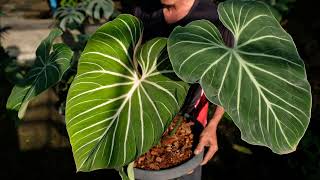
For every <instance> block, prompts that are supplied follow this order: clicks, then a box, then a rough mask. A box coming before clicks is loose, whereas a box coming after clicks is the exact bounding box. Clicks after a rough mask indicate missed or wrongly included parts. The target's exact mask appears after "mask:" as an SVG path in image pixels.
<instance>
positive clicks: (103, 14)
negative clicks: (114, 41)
mask: <svg viewBox="0 0 320 180" xmlns="http://www.w3.org/2000/svg"><path fill="white" fill-rule="evenodd" d="M113 7H114V4H113V1H112V0H89V1H87V2H86V13H87V15H88V16H90V17H92V18H94V19H97V20H100V19H106V20H108V19H109V17H110V16H111V15H112V13H113V11H114V8H113Z"/></svg>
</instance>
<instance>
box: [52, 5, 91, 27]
mask: <svg viewBox="0 0 320 180" xmlns="http://www.w3.org/2000/svg"><path fill="white" fill-rule="evenodd" d="M53 17H54V18H55V20H56V21H57V23H58V26H59V27H60V28H61V29H62V30H64V31H66V30H67V29H71V30H72V29H79V27H80V26H81V25H82V24H83V22H84V20H85V18H86V15H85V10H84V9H83V8H81V7H74V6H62V7H60V8H58V9H57V11H56V12H55V13H54V16H53Z"/></svg>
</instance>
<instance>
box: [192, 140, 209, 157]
mask: <svg viewBox="0 0 320 180" xmlns="http://www.w3.org/2000/svg"><path fill="white" fill-rule="evenodd" d="M207 145H208V140H207V138H206V137H205V136H202V137H200V140H199V144H198V145H197V148H196V149H195V151H194V154H199V153H200V152H202V151H203V150H204V147H205V146H207Z"/></svg>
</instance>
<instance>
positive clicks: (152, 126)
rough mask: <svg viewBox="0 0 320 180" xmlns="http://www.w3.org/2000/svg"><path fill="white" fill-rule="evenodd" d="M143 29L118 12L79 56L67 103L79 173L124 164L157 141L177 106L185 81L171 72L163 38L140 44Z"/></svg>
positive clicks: (69, 125)
mask: <svg viewBox="0 0 320 180" xmlns="http://www.w3.org/2000/svg"><path fill="white" fill-rule="evenodd" d="M142 29H143V28H142V23H141V22H140V21H139V20H138V19H137V18H135V17H133V16H131V15H120V16H118V18H116V19H115V20H113V21H112V22H109V23H107V24H105V25H103V26H102V27H100V28H99V29H98V30H97V32H96V33H94V34H93V35H92V36H91V38H90V39H89V41H88V43H87V45H86V48H85V50H84V51H83V53H82V55H81V58H80V60H79V65H78V73H77V75H76V77H75V79H74V81H73V82H72V85H71V87H70V90H69V92H68V98H67V106H66V125H67V130H68V133H69V136H70V141H71V145H72V149H73V154H74V158H75V162H76V166H77V169H78V170H79V171H91V170H95V169H101V168H117V167H122V166H124V165H127V164H129V163H130V162H132V161H133V160H135V159H136V158H137V157H138V156H140V155H142V154H143V153H145V152H146V151H148V150H149V149H150V148H151V147H152V146H153V145H154V144H156V143H158V141H159V139H160V137H161V135H162V133H163V132H164V131H165V129H166V127H167V126H168V125H169V124H170V122H171V120H172V119H173V117H174V116H175V114H176V113H177V112H178V111H179V109H180V107H181V106H182V103H183V101H184V98H185V96H186V93H187V89H188V85H187V84H186V83H184V82H181V81H180V79H178V78H177V77H176V76H175V73H174V72H173V71H172V67H171V65H170V62H169V59H168V56H167V53H166V42H167V41H166V39H165V38H156V39H153V40H151V41H149V42H147V43H146V44H144V45H142V46H140V41H141V36H142ZM84 127H85V128H84Z"/></svg>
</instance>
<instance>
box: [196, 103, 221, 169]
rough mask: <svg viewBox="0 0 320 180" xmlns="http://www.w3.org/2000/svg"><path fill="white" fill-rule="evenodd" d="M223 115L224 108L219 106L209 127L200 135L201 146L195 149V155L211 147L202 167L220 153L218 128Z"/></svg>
mask: <svg viewBox="0 0 320 180" xmlns="http://www.w3.org/2000/svg"><path fill="white" fill-rule="evenodd" d="M223 114H224V109H223V107H221V106H217V108H216V109H215V112H214V114H213V117H212V119H211V120H210V121H209V123H208V125H207V126H206V127H205V128H204V130H203V131H202V133H201V134H200V139H199V144H198V146H197V148H196V149H195V151H194V153H195V154H199V153H201V152H202V151H203V150H204V147H209V150H208V152H207V153H206V155H205V157H204V159H203V161H202V163H201V165H205V164H207V162H208V161H209V160H210V159H211V158H212V157H213V155H214V154H215V153H216V152H217V151H218V141H217V127H218V123H219V122H220V120H221V119H222V116H223Z"/></svg>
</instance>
